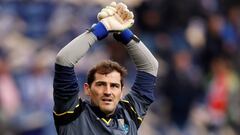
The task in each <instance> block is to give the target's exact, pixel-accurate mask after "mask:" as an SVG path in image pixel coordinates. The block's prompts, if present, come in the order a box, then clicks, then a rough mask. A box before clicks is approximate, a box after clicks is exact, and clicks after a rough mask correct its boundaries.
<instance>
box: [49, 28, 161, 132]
mask: <svg viewBox="0 0 240 135" xmlns="http://www.w3.org/2000/svg"><path fill="white" fill-rule="evenodd" d="M95 41H97V37H96V36H95V35H94V33H92V32H89V31H88V32H85V33H83V34H82V35H80V36H78V37H77V38H75V39H74V40H73V41H71V42H70V43H69V44H68V45H67V46H66V47H64V48H63V49H62V50H61V51H60V52H59V53H58V55H57V59H56V64H55V77H54V102H55V105H54V113H53V114H54V120H55V126H56V130H57V132H58V134H59V135H137V130H138V128H139V126H140V124H141V122H142V120H143V118H144V116H145V114H146V112H147V110H148V107H149V105H150V104H151V103H152V102H153V100H154V96H153V89H154V85H155V80H156V75H157V68H158V62H157V61H156V59H155V58H154V57H153V56H152V54H151V53H150V51H149V50H148V49H147V48H146V47H145V46H144V44H143V43H142V42H136V41H134V40H131V41H130V42H129V43H128V44H127V45H126V49H127V51H128V52H129V55H130V56H131V58H132V60H133V61H134V63H135V64H136V67H137V75H136V80H135V82H134V84H133V86H132V88H131V90H130V92H129V93H128V94H127V95H126V96H125V97H124V98H123V99H122V100H120V101H119V104H118V105H117V108H116V110H115V112H114V114H112V115H111V116H108V117H106V116H105V115H104V113H103V112H101V111H100V110H99V108H97V107H94V106H92V105H91V103H90V102H89V101H88V100H82V99H81V98H79V96H78V93H79V90H80V89H79V86H78V83H77V79H76V75H75V73H74V65H75V64H76V63H77V62H78V61H79V60H80V59H81V57H82V56H83V55H84V54H85V53H86V52H87V51H88V49H89V48H90V47H91V46H92V45H93V44H94V42H95Z"/></svg>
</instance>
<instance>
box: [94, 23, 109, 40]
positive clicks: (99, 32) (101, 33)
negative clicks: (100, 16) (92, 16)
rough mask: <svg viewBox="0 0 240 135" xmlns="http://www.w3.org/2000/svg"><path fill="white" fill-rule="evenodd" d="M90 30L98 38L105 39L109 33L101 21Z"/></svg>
mask: <svg viewBox="0 0 240 135" xmlns="http://www.w3.org/2000/svg"><path fill="white" fill-rule="evenodd" d="M90 31H91V32H92V33H93V34H94V35H95V36H96V37H97V39H98V40H101V39H104V38H105V37H107V35H108V31H107V29H106V27H105V26H104V25H103V24H102V23H101V22H98V23H97V24H96V25H94V26H93V27H92V28H91V29H90Z"/></svg>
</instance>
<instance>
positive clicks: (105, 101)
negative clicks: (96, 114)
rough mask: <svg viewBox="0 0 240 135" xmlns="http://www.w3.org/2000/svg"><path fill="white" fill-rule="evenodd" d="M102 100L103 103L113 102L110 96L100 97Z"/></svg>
mask: <svg viewBox="0 0 240 135" xmlns="http://www.w3.org/2000/svg"><path fill="white" fill-rule="evenodd" d="M102 101H103V102H104V103H105V104H110V103H112V102H113V100H112V99H111V98H102Z"/></svg>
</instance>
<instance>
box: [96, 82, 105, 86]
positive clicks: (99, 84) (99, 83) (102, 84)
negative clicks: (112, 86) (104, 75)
mask: <svg viewBox="0 0 240 135" xmlns="http://www.w3.org/2000/svg"><path fill="white" fill-rule="evenodd" d="M105 85H106V83H104V82H97V83H96V86H105Z"/></svg>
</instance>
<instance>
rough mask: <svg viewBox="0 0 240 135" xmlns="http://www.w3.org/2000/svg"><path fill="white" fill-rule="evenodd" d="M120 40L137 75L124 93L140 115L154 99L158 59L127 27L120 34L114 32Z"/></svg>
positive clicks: (144, 112)
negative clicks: (129, 89) (130, 86)
mask: <svg viewBox="0 0 240 135" xmlns="http://www.w3.org/2000/svg"><path fill="white" fill-rule="evenodd" d="M114 37H115V39H117V40H118V41H120V42H122V43H123V44H124V46H125V48H126V49H127V51H128V53H129V55H130V57H131V59H132V60H133V62H134V63H135V65H136V68H137V75H136V79H135V82H134V84H133V86H132V90H131V91H130V93H129V94H128V95H126V97H125V100H127V101H129V102H130V103H131V104H132V105H133V106H134V107H135V109H136V110H135V111H136V112H137V113H138V115H139V116H140V117H143V116H144V115H145V114H146V111H147V109H148V107H149V105H150V104H151V103H152V102H153V101H154V95H153V92H154V91H153V90H154V87H155V83H156V78H157V71H158V61H157V60H156V58H155V57H154V56H153V55H152V53H151V52H150V51H149V50H148V49H147V47H146V46H145V45H144V44H143V42H142V41H140V40H139V39H138V38H137V37H136V36H135V35H134V34H133V33H132V32H131V31H130V30H129V29H127V30H125V31H123V32H122V33H121V34H114Z"/></svg>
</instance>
